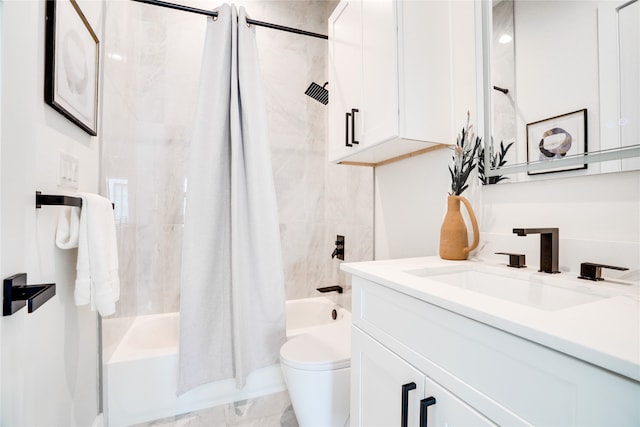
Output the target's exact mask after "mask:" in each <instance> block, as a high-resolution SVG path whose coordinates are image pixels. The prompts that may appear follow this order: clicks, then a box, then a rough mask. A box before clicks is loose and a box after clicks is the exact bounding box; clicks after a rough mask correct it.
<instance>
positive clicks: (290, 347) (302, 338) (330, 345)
mask: <svg viewBox="0 0 640 427" xmlns="http://www.w3.org/2000/svg"><path fill="white" fill-rule="evenodd" d="M332 335H333V334H331V335H317V334H302V335H298V336H296V337H294V338H292V339H290V340H289V341H288V342H287V343H285V344H284V345H283V346H282V347H281V348H280V362H281V363H282V364H284V365H287V366H290V367H292V368H297V369H303V370H306V371H326V370H332V369H341V368H348V367H349V366H350V365H351V340H350V338H351V337H350V336H349V335H348V334H347V335H346V337H345V336H344V334H340V333H338V334H337V336H332Z"/></svg>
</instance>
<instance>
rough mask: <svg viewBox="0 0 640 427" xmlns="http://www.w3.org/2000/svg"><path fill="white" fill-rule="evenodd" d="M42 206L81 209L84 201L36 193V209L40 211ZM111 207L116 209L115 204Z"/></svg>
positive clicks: (78, 198)
mask: <svg viewBox="0 0 640 427" xmlns="http://www.w3.org/2000/svg"><path fill="white" fill-rule="evenodd" d="M42 205H47V206H52V205H55V206H76V207H78V208H81V207H82V199H81V198H80V197H71V196H61V195H49V194H42V193H41V192H40V191H36V209H40V208H41V207H42ZM111 206H112V207H113V208H114V209H115V205H114V204H113V203H111Z"/></svg>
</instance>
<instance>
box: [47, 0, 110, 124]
mask: <svg viewBox="0 0 640 427" xmlns="http://www.w3.org/2000/svg"><path fill="white" fill-rule="evenodd" d="M99 44H100V42H99V40H98V37H97V36H96V34H95V33H94V31H93V29H92V28H91V25H89V22H88V21H87V19H86V17H85V16H84V14H83V13H82V10H80V7H79V6H78V3H76V1H75V0H47V8H46V41H45V78H44V100H45V102H46V103H47V104H49V105H50V106H51V107H53V108H54V109H55V110H56V111H58V112H59V113H60V114H62V115H63V116H65V117H66V118H67V119H69V120H70V121H72V122H73V123H74V124H76V125H77V126H79V127H80V128H82V129H83V130H84V131H85V132H87V133H88V134H90V135H94V136H95V135H97V131H98V70H99V47H100V45H99Z"/></svg>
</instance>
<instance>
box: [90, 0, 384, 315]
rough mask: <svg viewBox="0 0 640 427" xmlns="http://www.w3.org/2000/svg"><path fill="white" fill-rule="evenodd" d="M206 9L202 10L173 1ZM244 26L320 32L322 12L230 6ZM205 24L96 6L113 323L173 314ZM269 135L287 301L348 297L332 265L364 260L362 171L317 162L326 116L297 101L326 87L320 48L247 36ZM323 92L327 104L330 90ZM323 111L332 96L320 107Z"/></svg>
mask: <svg viewBox="0 0 640 427" xmlns="http://www.w3.org/2000/svg"><path fill="white" fill-rule="evenodd" d="M181 3H182V4H186V5H189V6H193V7H199V8H203V9H209V8H211V7H212V5H211V4H210V3H208V2H204V1H184V2H181ZM235 4H236V5H237V6H245V8H246V9H247V12H248V14H249V16H250V17H251V18H253V19H256V20H260V21H267V22H274V23H278V24H281V25H286V26H291V27H296V28H303V29H306V30H309V31H313V32H318V33H324V34H326V32H327V26H326V22H327V18H328V16H329V15H330V13H331V11H332V10H333V8H334V7H335V5H336V2H332V1H266V0H255V1H237V2H235ZM205 28H206V18H205V17H203V16H200V15H194V14H190V13H184V12H180V11H175V10H169V9H164V8H160V7H154V6H150V5H146V4H139V3H134V2H107V10H106V24H105V40H104V42H103V49H104V55H103V58H104V79H103V85H104V93H105V96H104V104H103V110H102V127H103V142H102V144H103V145H102V171H101V176H102V185H103V186H104V187H103V190H104V191H105V193H104V194H108V196H109V197H110V198H111V199H112V200H113V201H114V202H115V203H116V218H117V222H118V225H117V227H118V244H119V256H120V276H121V299H120V302H119V304H118V307H117V314H116V315H117V316H122V317H124V316H134V315H142V314H150V313H159V312H171V311H177V310H178V309H179V298H180V259H181V241H182V226H183V209H184V202H185V190H186V189H185V185H186V184H185V175H186V166H185V165H186V160H187V157H188V149H189V138H190V134H191V129H192V126H193V116H194V109H195V105H196V97H197V91H198V82H199V80H200V65H201V56H202V55H201V54H202V49H203V43H204V34H205ZM256 38H257V43H258V50H259V55H260V64H261V71H262V76H263V85H264V86H263V88H264V94H265V99H266V104H267V105H266V108H267V114H268V124H269V138H270V139H269V143H270V147H271V161H272V166H273V172H274V180H275V186H276V196H277V201H278V211H279V217H280V230H281V238H282V252H283V261H284V269H285V278H286V283H285V286H286V294H287V298H289V299H292V298H302V297H307V296H311V295H313V294H314V293H315V288H317V287H320V286H325V285H328V284H336V283H337V284H343V285H347V286H348V285H349V282H348V280H349V279H348V277H347V276H346V275H345V274H344V273H341V272H340V271H339V263H338V261H337V260H332V259H331V256H330V255H331V252H332V251H333V248H334V240H335V236H336V235H337V234H341V235H345V237H346V254H345V255H346V256H345V259H346V260H347V261H357V260H367V259H372V258H373V171H372V170H371V169H369V168H362V167H354V166H342V165H331V164H328V163H327V161H326V155H325V146H326V129H327V123H326V121H327V107H326V106H324V105H322V104H320V103H319V102H317V101H315V100H313V99H312V98H310V97H308V96H306V95H304V91H305V90H306V88H307V87H308V86H309V84H311V82H316V83H318V84H321V85H322V84H324V82H325V81H326V76H327V64H326V58H327V42H326V41H325V40H321V39H315V38H310V37H304V36H300V35H296V34H289V33H284V32H280V31H275V30H271V29H268V28H261V27H259V28H256ZM328 89H329V91H330V94H331V83H329V86H328ZM330 99H331V95H330Z"/></svg>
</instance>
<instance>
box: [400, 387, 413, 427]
mask: <svg viewBox="0 0 640 427" xmlns="http://www.w3.org/2000/svg"><path fill="white" fill-rule="evenodd" d="M415 389H416V383H407V384H403V385H402V414H401V418H400V427H407V417H408V415H409V392H410V391H411V390H415Z"/></svg>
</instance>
